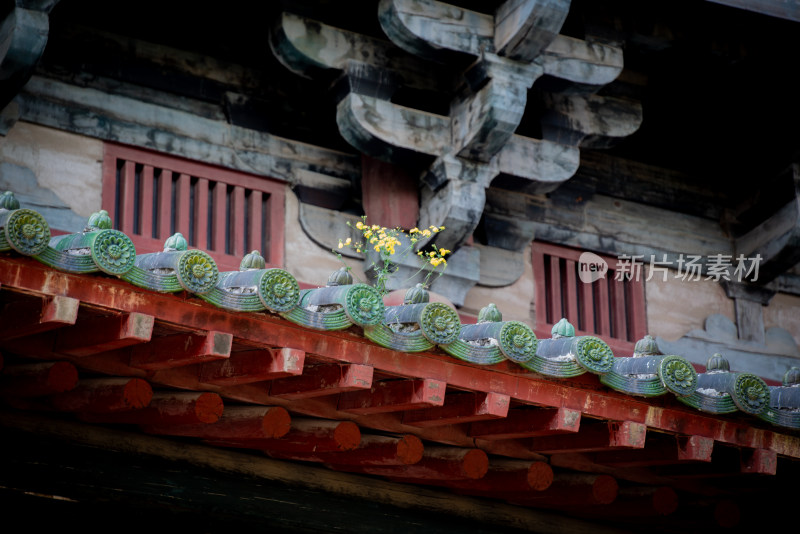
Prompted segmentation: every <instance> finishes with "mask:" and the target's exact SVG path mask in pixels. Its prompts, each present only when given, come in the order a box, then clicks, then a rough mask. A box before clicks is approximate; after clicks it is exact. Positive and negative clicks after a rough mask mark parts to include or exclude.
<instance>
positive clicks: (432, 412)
mask: <svg viewBox="0 0 800 534" xmlns="http://www.w3.org/2000/svg"><path fill="white" fill-rule="evenodd" d="M510 403H511V399H510V398H509V396H508V395H503V394H501V393H495V392H492V391H488V392H479V393H458V394H448V395H447V396H446V397H445V399H444V405H442V406H437V407H435V408H425V409H420V410H411V411H408V412H405V413H404V414H403V424H405V425H411V426H416V427H423V428H425V427H434V426H443V425H452V424H460V423H470V422H475V421H484V420H487V419H502V418H505V417H506V416H507V415H508V407H509V404H510Z"/></svg>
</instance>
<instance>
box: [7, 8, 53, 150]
mask: <svg viewBox="0 0 800 534" xmlns="http://www.w3.org/2000/svg"><path fill="white" fill-rule="evenodd" d="M56 3H58V0H45V1H39V2H36V1H28V2H25V1H18V2H15V4H16V5H15V6H14V7H12V8H11V9H10V11H8V13H7V14H6V17H5V19H3V20H2V21H0V112H2V116H0V135H5V134H6V133H7V132H8V130H9V128H10V127H11V126H13V124H14V122H16V119H17V118H18V116H19V111H18V110H16V109H8V108H7V106H8V105H9V103H11V100H12V99H13V98H14V97H15V96H16V95H17V93H18V92H19V90H20V89H22V87H23V86H24V85H25V83H26V82H27V81H28V80H29V79H30V76H31V73H32V72H33V70H34V68H35V67H36V64H37V63H38V62H39V58H40V57H41V55H42V53H43V52H44V48H45V46H46V45H47V38H48V34H49V32H50V17H49V13H50V10H51V9H53V6H55V4H56Z"/></svg>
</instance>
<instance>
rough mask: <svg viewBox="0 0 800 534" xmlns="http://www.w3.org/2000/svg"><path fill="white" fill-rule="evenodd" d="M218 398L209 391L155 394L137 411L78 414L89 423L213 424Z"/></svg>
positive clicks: (217, 413)
mask: <svg viewBox="0 0 800 534" xmlns="http://www.w3.org/2000/svg"><path fill="white" fill-rule="evenodd" d="M223 407H224V406H223V402H222V397H220V396H219V395H217V394H216V393H209V392H194V391H192V392H159V393H155V394H154V395H153V398H152V399H151V400H150V404H149V405H148V406H146V407H144V408H140V409H138V410H130V411H127V412H117V413H104V414H92V413H85V414H78V416H79V418H81V419H82V420H84V421H87V422H90V423H122V424H135V425H186V424H196V423H200V424H209V423H216V422H217V421H218V420H219V418H220V417H221V416H222V412H223Z"/></svg>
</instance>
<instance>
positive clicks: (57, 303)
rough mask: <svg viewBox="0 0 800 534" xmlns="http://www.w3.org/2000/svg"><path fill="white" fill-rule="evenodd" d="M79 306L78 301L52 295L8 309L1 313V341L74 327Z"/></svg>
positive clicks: (16, 304) (17, 304)
mask: <svg viewBox="0 0 800 534" xmlns="http://www.w3.org/2000/svg"><path fill="white" fill-rule="evenodd" d="M79 304H80V302H79V301H78V300H77V299H73V298H70V297H63V296H60V295H52V296H47V297H44V298H41V299H39V298H37V299H31V300H30V301H28V302H20V303H15V304H14V305H11V306H8V307H6V308H5V309H2V311H0V339H5V340H10V339H16V338H20V337H25V336H30V335H35V334H41V333H42V332H46V331H48V330H53V329H56V328H61V327H63V326H68V325H72V324H75V321H76V320H77V319H78V305H79Z"/></svg>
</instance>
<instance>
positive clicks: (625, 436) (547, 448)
mask: <svg viewBox="0 0 800 534" xmlns="http://www.w3.org/2000/svg"><path fill="white" fill-rule="evenodd" d="M646 434H647V427H646V426H645V425H643V424H641V423H634V422H631V421H623V422H608V423H597V424H592V425H584V426H583V427H582V428H581V430H580V432H578V433H576V434H565V435H560V436H542V437H538V438H531V441H530V443H531V449H532V450H534V451H536V452H538V453H540V454H554V453H564V452H590V451H603V450H608V449H613V448H618V447H621V448H639V449H641V448H643V447H644V444H645V436H646Z"/></svg>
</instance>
